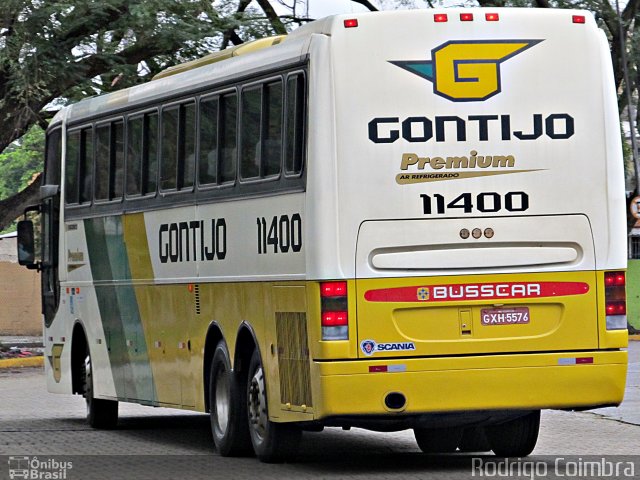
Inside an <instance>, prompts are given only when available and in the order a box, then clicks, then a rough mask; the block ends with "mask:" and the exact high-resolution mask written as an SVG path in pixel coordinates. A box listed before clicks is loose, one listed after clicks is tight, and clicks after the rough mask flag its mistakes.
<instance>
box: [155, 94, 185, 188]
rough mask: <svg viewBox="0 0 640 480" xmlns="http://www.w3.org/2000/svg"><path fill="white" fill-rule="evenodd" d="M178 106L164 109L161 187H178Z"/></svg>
mask: <svg viewBox="0 0 640 480" xmlns="http://www.w3.org/2000/svg"><path fill="white" fill-rule="evenodd" d="M179 118H180V108H179V107H178V106H175V107H169V108H163V109H162V137H161V138H162V148H161V150H160V188H161V189H162V190H172V189H176V188H177V186H178V176H177V174H178V124H179Z"/></svg>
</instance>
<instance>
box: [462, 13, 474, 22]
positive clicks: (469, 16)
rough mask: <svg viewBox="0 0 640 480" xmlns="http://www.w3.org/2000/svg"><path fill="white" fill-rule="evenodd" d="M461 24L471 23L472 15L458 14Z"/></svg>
mask: <svg viewBox="0 0 640 480" xmlns="http://www.w3.org/2000/svg"><path fill="white" fill-rule="evenodd" d="M460 21H461V22H473V13H461V14H460Z"/></svg>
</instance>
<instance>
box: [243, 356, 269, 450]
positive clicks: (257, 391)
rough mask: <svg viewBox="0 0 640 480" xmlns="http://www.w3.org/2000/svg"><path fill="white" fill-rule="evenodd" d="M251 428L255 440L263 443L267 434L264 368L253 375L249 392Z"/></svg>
mask: <svg viewBox="0 0 640 480" xmlns="http://www.w3.org/2000/svg"><path fill="white" fill-rule="evenodd" d="M248 403H249V404H248V411H249V427H251V433H252V435H253V436H254V438H255V440H257V441H258V442H259V443H261V442H262V441H263V440H264V437H265V435H266V433H267V422H268V421H269V420H268V417H267V402H266V395H265V388H264V375H263V373H262V367H258V369H257V370H256V371H255V373H254V374H253V377H252V378H251V383H250V384H249V392H248Z"/></svg>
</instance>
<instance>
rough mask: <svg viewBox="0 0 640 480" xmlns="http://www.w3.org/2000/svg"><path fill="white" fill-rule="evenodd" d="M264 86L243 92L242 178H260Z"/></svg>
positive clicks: (241, 131) (241, 115)
mask: <svg viewBox="0 0 640 480" xmlns="http://www.w3.org/2000/svg"><path fill="white" fill-rule="evenodd" d="M261 119H262V85H259V86H257V87H250V88H245V89H243V90H242V108H241V109H240V177H241V178H243V179H250V178H257V177H259V176H260V136H261V135H260V130H261V126H260V124H261Z"/></svg>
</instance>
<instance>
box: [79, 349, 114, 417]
mask: <svg viewBox="0 0 640 480" xmlns="http://www.w3.org/2000/svg"><path fill="white" fill-rule="evenodd" d="M82 370H83V372H82V380H83V382H82V383H83V385H82V387H83V388H82V390H83V393H82V396H83V397H84V399H85V401H86V403H87V422H88V423H89V425H90V426H91V427H93V428H100V429H111V428H115V426H116V425H117V424H118V402H117V401H114V400H103V399H100V398H94V396H93V368H92V364H91V355H90V354H89V351H88V349H87V355H86V357H85V359H84V364H83V365H82Z"/></svg>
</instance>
